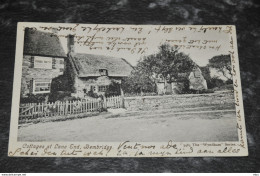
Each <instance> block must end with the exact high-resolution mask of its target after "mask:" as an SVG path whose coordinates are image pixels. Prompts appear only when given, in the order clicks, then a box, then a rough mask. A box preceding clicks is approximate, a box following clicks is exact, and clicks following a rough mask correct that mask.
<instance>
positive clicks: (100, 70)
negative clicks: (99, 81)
mask: <svg viewBox="0 0 260 176" xmlns="http://www.w3.org/2000/svg"><path fill="white" fill-rule="evenodd" d="M99 73H100V76H107V69H99Z"/></svg>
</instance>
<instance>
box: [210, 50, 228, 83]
mask: <svg viewBox="0 0 260 176" xmlns="http://www.w3.org/2000/svg"><path fill="white" fill-rule="evenodd" d="M208 67H211V68H214V69H216V70H217V72H219V73H221V74H222V75H223V76H224V77H225V78H226V79H227V81H231V80H232V67H231V58H230V55H219V56H214V57H213V58H211V59H210V60H209V63H208Z"/></svg>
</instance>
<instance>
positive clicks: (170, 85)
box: [156, 73, 187, 95]
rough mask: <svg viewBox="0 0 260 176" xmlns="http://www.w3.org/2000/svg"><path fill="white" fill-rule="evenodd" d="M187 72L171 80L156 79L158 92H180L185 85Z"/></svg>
mask: <svg viewBox="0 0 260 176" xmlns="http://www.w3.org/2000/svg"><path fill="white" fill-rule="evenodd" d="M186 75H187V74H186V73H179V74H178V80H177V79H175V80H172V81H171V82H169V81H165V80H164V79H163V78H158V79H156V86H157V93H158V94H159V95H160V94H179V93H181V92H182V90H183V88H184V86H185V77H186Z"/></svg>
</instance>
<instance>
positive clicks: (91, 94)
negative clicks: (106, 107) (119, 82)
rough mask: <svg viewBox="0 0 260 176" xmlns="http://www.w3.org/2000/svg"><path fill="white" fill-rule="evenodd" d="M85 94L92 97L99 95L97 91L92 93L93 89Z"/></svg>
mask: <svg viewBox="0 0 260 176" xmlns="http://www.w3.org/2000/svg"><path fill="white" fill-rule="evenodd" d="M87 96H89V97H92V98H98V97H100V96H99V95H98V94H97V93H94V92H93V90H90V91H88V93H87Z"/></svg>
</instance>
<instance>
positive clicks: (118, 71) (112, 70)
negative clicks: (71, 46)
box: [70, 53, 133, 77]
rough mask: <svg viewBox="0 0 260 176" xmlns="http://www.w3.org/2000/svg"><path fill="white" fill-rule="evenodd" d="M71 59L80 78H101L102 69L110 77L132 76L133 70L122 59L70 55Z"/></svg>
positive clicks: (77, 54) (79, 54) (91, 55)
mask: <svg viewBox="0 0 260 176" xmlns="http://www.w3.org/2000/svg"><path fill="white" fill-rule="evenodd" d="M70 58H71V59H72V61H73V64H74V67H75V69H76V70H77V72H78V76H79V77H91V76H100V72H99V70H100V69H106V70H107V71H108V76H113V77H126V76H129V75H130V73H131V71H132V69H133V68H132V66H131V65H130V64H129V63H128V62H127V61H126V60H125V59H122V58H115V57H110V56H102V55H93V54H83V53H70Z"/></svg>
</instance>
